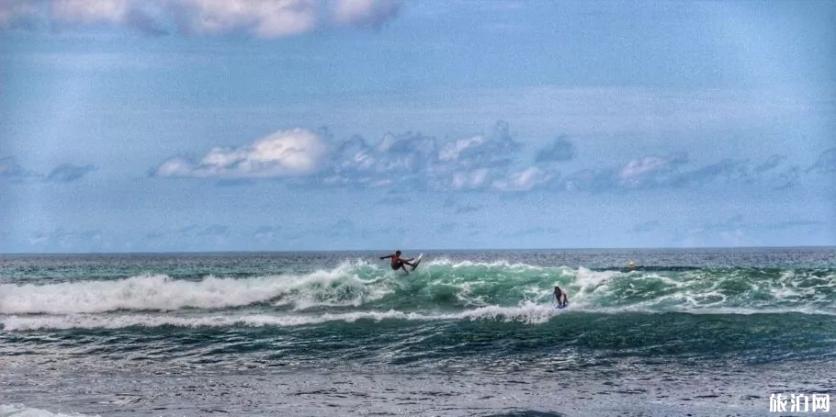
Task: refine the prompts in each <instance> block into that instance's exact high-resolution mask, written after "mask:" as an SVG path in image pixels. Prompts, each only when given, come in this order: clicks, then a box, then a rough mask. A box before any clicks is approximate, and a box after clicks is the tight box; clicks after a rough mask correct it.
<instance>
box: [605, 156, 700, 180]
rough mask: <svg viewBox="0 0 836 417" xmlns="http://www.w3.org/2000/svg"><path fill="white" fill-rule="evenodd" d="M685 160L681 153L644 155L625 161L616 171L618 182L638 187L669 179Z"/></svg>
mask: <svg viewBox="0 0 836 417" xmlns="http://www.w3.org/2000/svg"><path fill="white" fill-rule="evenodd" d="M685 162H687V158H686V157H685V156H683V155H675V156H645V157H643V158H639V159H634V160H632V161H630V162H627V164H626V165H624V166H623V167H622V168H621V170H619V172H618V182H619V183H620V184H621V185H623V186H626V187H640V186H647V185H653V184H660V183H664V182H667V181H669V178H670V175H671V174H672V173H674V172H675V171H676V169H677V167H678V166H679V165H681V164H684V163H685Z"/></svg>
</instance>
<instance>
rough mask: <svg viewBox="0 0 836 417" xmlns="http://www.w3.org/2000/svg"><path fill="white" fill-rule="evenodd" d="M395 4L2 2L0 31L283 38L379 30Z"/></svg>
mask: <svg viewBox="0 0 836 417" xmlns="http://www.w3.org/2000/svg"><path fill="white" fill-rule="evenodd" d="M400 5H401V3H400V1H396V0H47V1H34V0H30V1H21V0H0V28H3V27H10V26H12V25H13V24H14V23H15V22H18V21H22V20H25V19H31V18H40V19H41V20H44V21H46V22H47V23H48V24H49V25H50V26H52V27H53V28H62V27H87V26H96V25H110V26H114V27H128V28H132V29H137V30H140V31H142V32H145V33H153V34H160V33H165V32H167V31H168V30H170V29H176V30H179V31H180V32H182V33H187V34H195V35H222V34H228V33H241V34H247V35H251V36H256V37H260V38H267V39H272V38H282V37H287V36H293V35H298V34H302V33H308V32H311V31H314V30H317V29H320V28H323V27H329V26H350V27H371V28H379V27H380V26H382V25H383V24H384V23H386V22H387V21H389V20H391V19H393V18H394V17H395V16H396V15H397V13H398V11H399V10H400Z"/></svg>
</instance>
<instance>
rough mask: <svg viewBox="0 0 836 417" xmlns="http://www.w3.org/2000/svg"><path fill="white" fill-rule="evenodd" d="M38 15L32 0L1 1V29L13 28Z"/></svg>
mask: <svg viewBox="0 0 836 417" xmlns="http://www.w3.org/2000/svg"><path fill="white" fill-rule="evenodd" d="M37 14H38V7H36V5H35V4H34V3H33V2H32V1H30V0H0V29H3V28H8V27H13V26H14V25H15V24H18V23H22V22H24V21H26V20H28V19H29V18H31V17H33V16H36V15H37Z"/></svg>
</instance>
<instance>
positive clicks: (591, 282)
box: [0, 259, 836, 316]
mask: <svg viewBox="0 0 836 417" xmlns="http://www.w3.org/2000/svg"><path fill="white" fill-rule="evenodd" d="M834 278H836V275H834V271H833V270H831V269H818V270H817V269H778V268H772V269H757V268H727V269H685V270H678V269H673V270H660V269H652V270H640V271H619V270H590V269H587V268H583V267H579V268H568V267H539V266H533V265H528V264H523V263H509V262H504V261H497V262H489V263H485V262H472V261H463V262H453V261H449V260H445V259H439V260H434V261H431V262H427V263H426V264H424V265H423V266H422V267H421V268H420V269H419V270H417V271H415V272H414V273H413V274H410V275H408V276H404V275H400V274H399V273H395V272H393V271H390V270H388V268H381V267H379V266H377V265H375V264H369V263H366V262H364V261H359V260H358V261H346V262H344V263H342V264H340V265H339V266H337V267H335V268H332V269H322V270H318V271H314V272H311V273H307V274H291V273H285V274H276V275H265V276H256V277H249V278H230V277H216V276H206V277H203V278H201V279H197V280H186V279H174V278H172V277H170V276H168V275H164V274H157V275H138V276H133V277H128V278H119V279H111V280H73V281H67V282H60V283H45V284H44V283H41V284H2V285H0V314H2V315H28V314H52V315H67V314H100V313H108V312H124V311H160V312H166V311H177V310H184V309H189V310H221V309H230V308H258V309H263V310H264V311H265V312H267V313H271V314H272V313H275V312H277V311H285V310H288V309H290V310H293V311H295V312H312V313H320V314H321V313H323V312H325V313H328V312H331V313H333V311H331V310H335V309H336V310H338V311H337V312H345V311H351V310H358V309H362V310H374V311H378V312H380V311H403V312H405V313H417V314H424V315H428V316H432V315H433V314H435V313H436V312H441V313H445V314H447V313H450V314H467V311H474V310H475V311H481V310H479V309H483V308H522V309H525V308H527V306H530V305H534V306H540V307H542V308H543V309H545V310H548V309H549V308H550V307H549V304H550V302H551V295H550V294H551V290H552V288H553V286H554V285H560V286H561V287H562V288H564V289H565V290H566V291H567V292H568V293H569V297H570V302H571V309H572V310H583V311H600V312H608V311H645V312H671V311H674V312H683V311H684V312H697V313H699V312H712V311H726V312H730V313H743V314H747V313H751V312H758V311H797V312H803V313H822V314H833V313H836V280H835V279H834ZM206 314H208V313H206Z"/></svg>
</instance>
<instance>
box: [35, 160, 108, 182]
mask: <svg viewBox="0 0 836 417" xmlns="http://www.w3.org/2000/svg"><path fill="white" fill-rule="evenodd" d="M95 170H96V167H94V166H93V165H73V164H61V165H59V166H57V167H55V169H53V170H52V171H50V172H49V174H48V175H47V176H46V180H47V181H49V182H73V181H76V180H79V179H81V178H82V177H84V176H85V175H87V174H89V173H90V172H93V171H95Z"/></svg>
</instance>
